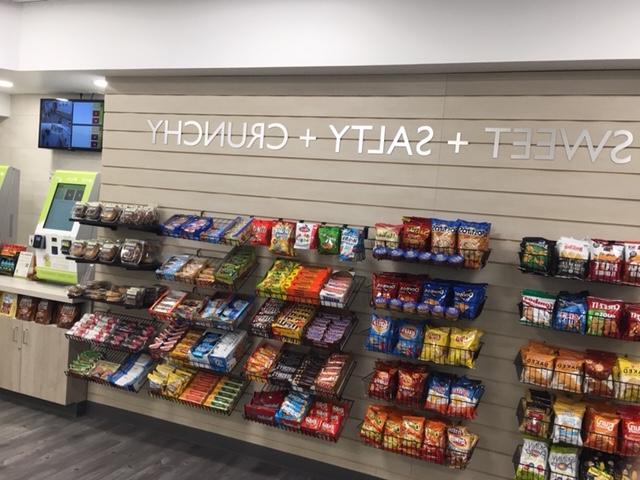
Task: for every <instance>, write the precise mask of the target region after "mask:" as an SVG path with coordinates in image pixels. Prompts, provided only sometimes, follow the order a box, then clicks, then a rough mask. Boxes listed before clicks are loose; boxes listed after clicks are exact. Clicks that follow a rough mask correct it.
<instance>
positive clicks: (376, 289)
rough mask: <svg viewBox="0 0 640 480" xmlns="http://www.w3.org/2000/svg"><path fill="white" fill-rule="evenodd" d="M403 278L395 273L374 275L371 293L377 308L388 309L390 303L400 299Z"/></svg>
mask: <svg viewBox="0 0 640 480" xmlns="http://www.w3.org/2000/svg"><path fill="white" fill-rule="evenodd" d="M401 278H402V277H401V276H400V275H398V274H395V273H386V272H385V273H374V274H373V279H372V280H373V281H372V283H373V285H372V288H371V293H372V295H373V298H372V301H373V305H374V306H375V307H376V308H388V307H389V302H391V300H393V299H395V298H397V297H398V289H399V288H400V279H401Z"/></svg>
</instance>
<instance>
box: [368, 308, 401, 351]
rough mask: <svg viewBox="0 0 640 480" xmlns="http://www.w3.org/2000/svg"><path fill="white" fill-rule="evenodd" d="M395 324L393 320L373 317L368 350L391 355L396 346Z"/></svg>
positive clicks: (377, 316) (374, 315)
mask: <svg viewBox="0 0 640 480" xmlns="http://www.w3.org/2000/svg"><path fill="white" fill-rule="evenodd" d="M395 331H396V328H395V324H394V322H393V320H392V319H391V318H387V317H381V316H380V315H376V314H375V313H374V314H372V315H371V324H370V327H369V337H368V339H367V350H372V351H375V352H383V353H389V352H391V351H392V350H393V347H394V345H395V343H394V341H395Z"/></svg>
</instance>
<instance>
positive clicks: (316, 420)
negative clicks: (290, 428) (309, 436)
mask: <svg viewBox="0 0 640 480" xmlns="http://www.w3.org/2000/svg"><path fill="white" fill-rule="evenodd" d="M322 423H323V420H322V419H321V418H320V417H316V416H313V415H307V416H306V417H305V419H304V420H303V421H302V425H301V426H302V429H303V430H306V431H308V432H311V433H315V432H319V431H320V428H321V427H322Z"/></svg>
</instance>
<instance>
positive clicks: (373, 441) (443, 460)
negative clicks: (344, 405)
mask: <svg viewBox="0 0 640 480" xmlns="http://www.w3.org/2000/svg"><path fill="white" fill-rule="evenodd" d="M362 426H363V423H361V424H360V425H359V426H358V431H359V432H360V433H359V435H360V439H361V440H362V442H363V443H364V444H365V445H367V446H369V447H374V448H377V449H380V450H384V451H387V452H391V453H395V454H398V455H404V456H405V457H411V458H414V459H417V460H422V461H424V462H428V463H434V464H436V465H442V466H446V467H448V468H451V469H454V470H465V469H466V468H467V466H468V465H469V462H470V461H471V458H472V457H473V452H474V451H475V445H474V446H473V447H472V448H471V450H470V451H469V452H468V454H467V455H466V456H465V457H460V456H454V455H452V454H451V452H450V450H449V449H448V448H446V447H435V446H430V447H429V448H423V446H422V445H421V444H420V443H419V442H412V441H408V440H397V439H392V441H390V440H389V439H383V438H381V437H380V436H378V435H375V434H374V433H372V432H367V431H363V429H362ZM476 443H477V442H476Z"/></svg>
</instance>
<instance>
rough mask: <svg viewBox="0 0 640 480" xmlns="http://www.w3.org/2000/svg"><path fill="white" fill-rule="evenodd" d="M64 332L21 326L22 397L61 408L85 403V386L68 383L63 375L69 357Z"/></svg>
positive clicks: (33, 326)
mask: <svg viewBox="0 0 640 480" xmlns="http://www.w3.org/2000/svg"><path fill="white" fill-rule="evenodd" d="M65 331H66V330H64V329H62V328H58V327H57V326H55V325H40V324H37V323H33V322H27V323H24V325H23V327H22V337H21V343H22V367H21V369H20V392H21V393H23V394H25V395H29V396H32V397H37V398H41V399H43V400H48V401H50V402H54V403H58V404H61V405H68V404H70V403H74V402H77V401H80V400H83V399H86V385H85V382H82V381H77V380H75V379H70V378H68V377H67V376H66V375H65V373H64V372H65V370H66V369H67V368H68V367H69V357H70V355H71V354H72V353H71V352H70V346H69V341H68V340H67V339H66V337H65V336H64V333H65Z"/></svg>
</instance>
